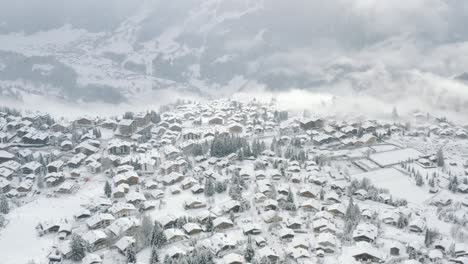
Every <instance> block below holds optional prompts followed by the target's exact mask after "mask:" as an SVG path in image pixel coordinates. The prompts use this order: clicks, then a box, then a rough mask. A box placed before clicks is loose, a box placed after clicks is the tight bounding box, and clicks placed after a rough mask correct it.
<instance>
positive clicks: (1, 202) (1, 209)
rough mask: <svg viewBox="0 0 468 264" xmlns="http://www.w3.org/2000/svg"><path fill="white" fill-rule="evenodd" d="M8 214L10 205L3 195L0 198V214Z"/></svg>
mask: <svg viewBox="0 0 468 264" xmlns="http://www.w3.org/2000/svg"><path fill="white" fill-rule="evenodd" d="M9 212H10V205H9V204H8V200H7V198H6V196H5V195H2V196H0V213H2V214H8V213H9Z"/></svg>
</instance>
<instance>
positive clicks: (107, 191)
mask: <svg viewBox="0 0 468 264" xmlns="http://www.w3.org/2000/svg"><path fill="white" fill-rule="evenodd" d="M104 193H105V194H106V196H107V198H110V197H111V195H112V187H111V185H110V183H109V181H106V184H105V185H104Z"/></svg>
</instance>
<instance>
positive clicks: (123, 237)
mask: <svg viewBox="0 0 468 264" xmlns="http://www.w3.org/2000/svg"><path fill="white" fill-rule="evenodd" d="M169 109H170V110H168V111H165V112H163V113H158V114H157V113H155V112H147V113H127V114H125V115H124V116H123V117H121V118H99V117H96V118H91V117H82V118H78V119H76V120H71V121H64V120H60V121H56V120H53V119H52V118H51V117H50V116H48V115H41V114H34V115H25V116H21V115H13V114H8V113H0V193H2V195H5V196H6V197H8V199H10V200H16V201H19V203H16V204H19V206H21V203H27V202H30V201H32V200H34V199H36V198H37V197H41V196H48V197H50V196H54V197H62V198H63V199H66V197H70V196H74V195H82V194H83V193H86V189H85V188H84V187H83V186H85V184H87V186H88V187H87V188H89V184H91V185H94V186H96V185H99V187H98V189H102V191H101V192H98V193H96V194H94V197H92V199H91V200H89V202H88V203H87V204H83V206H82V207H81V210H80V211H77V212H75V214H74V215H70V217H69V218H67V219H52V220H51V221H49V222H41V223H38V224H37V226H36V230H37V233H38V235H39V236H42V237H56V238H58V239H56V242H55V244H54V247H53V249H51V253H50V255H49V256H48V260H49V263H62V262H63V261H66V260H67V259H68V258H69V257H70V255H71V250H72V249H71V248H70V237H71V235H72V234H78V235H80V236H81V237H82V238H83V239H84V240H85V241H86V242H87V243H88V245H89V252H88V253H87V256H86V258H85V259H84V260H83V263H86V264H92V263H110V262H106V261H109V259H112V260H115V258H121V259H124V258H125V254H126V252H127V249H128V248H129V247H131V246H132V245H136V244H138V243H137V240H138V239H141V238H139V237H138V235H137V234H138V232H140V230H141V229H142V228H143V223H142V222H143V221H142V219H143V216H145V217H149V218H151V220H152V221H157V223H159V224H160V225H161V227H162V228H163V232H164V235H165V237H166V238H167V242H166V244H165V245H163V246H162V247H161V248H160V249H158V252H159V254H160V258H163V256H168V257H169V258H171V259H174V261H177V259H178V258H180V257H181V256H184V255H187V254H189V253H191V252H193V250H194V248H195V247H202V248H204V249H206V250H208V251H209V252H210V253H211V254H213V256H214V258H215V259H216V262H217V263H226V264H236V263H247V260H246V254H245V252H246V248H247V247H248V246H252V247H253V248H254V251H255V253H254V256H253V259H255V260H256V261H258V262H259V263H283V262H284V261H290V263H387V262H388V263H405V264H414V263H468V244H465V243H464V241H463V240H462V238H460V237H458V238H454V237H453V236H452V235H451V234H449V233H447V232H445V233H444V231H443V230H447V229H450V228H451V227H455V226H456V227H457V228H460V229H461V230H464V225H462V224H460V223H456V222H453V221H452V222H447V221H445V222H443V221H442V222H441V220H440V219H439V218H438V216H437V210H436V208H437V207H439V208H449V207H450V206H455V205H456V206H458V205H459V204H462V205H461V207H456V208H457V209H454V210H455V211H457V213H458V214H461V218H462V219H464V216H465V213H466V212H468V209H467V208H468V207H467V208H465V207H466V206H465V205H464V204H466V205H467V206H468V202H467V201H468V199H465V197H464V195H466V193H468V183H466V182H465V180H466V178H467V175H466V174H468V170H467V169H466V168H465V167H464V166H465V165H468V164H466V163H465V162H466V161H463V158H462V157H457V158H459V160H457V159H454V160H457V162H456V164H455V165H453V166H452V167H453V168H451V167H450V166H451V165H447V166H449V167H448V168H445V169H443V170H442V168H439V167H438V166H437V163H438V159H439V158H440V157H437V155H436V154H435V152H431V153H426V152H425V150H424V151H423V150H417V149H416V148H415V147H413V146H411V145H406V146H403V145H402V144H397V143H396V141H397V140H399V139H401V138H404V139H408V138H412V140H413V141H417V140H422V139H420V138H423V137H436V138H437V139H439V138H449V139H450V140H456V141H460V142H461V144H466V141H464V140H465V139H466V135H467V133H466V131H467V130H466V127H463V126H459V125H455V124H452V123H449V122H447V121H444V122H439V121H429V120H427V119H424V120H419V123H418V125H416V126H412V127H411V128H409V127H408V125H407V124H401V123H399V122H396V121H392V122H382V121H376V120H365V121H352V120H338V119H337V118H327V117H320V118H319V117H314V118H310V117H308V118H304V117H294V116H290V117H289V118H284V116H285V115H284V113H283V114H281V112H280V111H277V110H276V109H275V106H274V105H271V104H263V103H259V102H256V101H253V102H249V103H240V102H236V101H230V100H217V101H210V102H207V103H203V104H201V103H188V104H180V105H173V106H171V107H170V108H169ZM237 137H238V138H242V139H245V141H246V142H248V144H253V142H254V141H261V142H263V143H264V144H263V147H262V148H263V149H261V152H260V153H255V155H253V154H252V155H251V156H243V155H242V156H240V155H238V154H239V153H243V151H244V149H242V148H241V147H239V146H238V147H237V149H236V151H235V152H232V153H230V154H229V155H226V156H222V157H219V156H211V155H210V153H212V150H211V149H212V148H213V145H212V144H211V143H212V142H213V141H214V140H217V139H220V138H227V140H228V139H229V138H237ZM252 146H253V145H252ZM243 148H245V146H243ZM287 152H288V153H289V154H286V153H287ZM299 152H303V153H305V155H298V153H299ZM288 155H289V156H288ZM445 160H446V163H447V164H450V161H451V160H452V157H445ZM414 168H416V169H414ZM420 171H421V172H427V173H426V174H427V176H426V174H424V176H425V177H426V178H424V179H423V181H424V182H425V183H426V184H425V186H419V185H416V180H415V178H416V176H415V175H416V174H418V172H420ZM436 172H437V175H436ZM439 172H440V173H439ZM363 173H365V174H366V177H367V176H368V177H369V178H370V182H371V183H369V182H368V181H366V180H363V179H362V178H360V177H361V175H362V174H363ZM373 175H380V176H382V175H383V176H382V177H386V178H385V180H386V181H391V180H392V178H391V177H395V179H397V178H398V179H407V186H401V188H408V191H409V192H410V191H411V190H413V189H414V188H416V189H417V190H421V191H423V192H424V193H427V195H428V197H429V198H428V201H431V202H428V203H419V202H418V201H417V200H415V201H413V200H411V195H408V196H406V197H398V196H397V195H394V194H393V193H392V190H393V189H392V188H391V186H390V187H389V188H388V190H383V189H385V188H384V187H385V186H383V187H382V186H374V185H373V184H374V182H372V177H373ZM435 175H436V176H435ZM447 175H449V176H447ZM454 175H457V176H458V177H459V178H457V181H458V182H457V184H458V185H457V190H458V191H456V192H455V193H453V192H449V191H448V189H449V187H448V185H449V184H450V183H451V182H452V178H453V177H454ZM430 177H436V178H437V180H436V183H435V184H434V186H435V187H434V186H432V188H431V189H432V190H433V189H434V188H437V189H438V190H437V191H435V192H429V191H430V190H429V187H428V185H429V181H430ZM444 177H446V179H445V181H444V180H443V178H444ZM106 184H107V185H108V186H109V187H105V185H106ZM376 185H377V184H376ZM209 189H210V190H209ZM105 190H106V191H105ZM401 198H404V199H406V200H405V202H401V200H404V199H401ZM448 200H449V201H448ZM397 201H398V202H397ZM11 204H13V203H11ZM431 208H432V209H434V210H432V209H431ZM14 210H15V208H14V206H12V211H14ZM439 210H441V209H439ZM447 210H448V209H447ZM350 212H353V213H352V214H350ZM467 219H468V218H467ZM463 224H464V223H463ZM440 226H443V227H444V229H443V230H441V232H439V233H438V232H436V231H435V229H436V228H438V227H440ZM4 228H8V226H6V227H4ZM428 234H430V235H431V239H430V241H428V240H427V236H428ZM433 234H435V235H433ZM0 236H1V233H0ZM139 250H144V248H139ZM146 261H147V260H139V262H141V263H147V262H146ZM251 261H252V260H251Z"/></svg>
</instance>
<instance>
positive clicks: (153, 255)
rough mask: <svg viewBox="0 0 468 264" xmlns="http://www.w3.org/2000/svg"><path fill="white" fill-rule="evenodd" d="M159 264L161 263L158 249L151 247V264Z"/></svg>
mask: <svg viewBox="0 0 468 264" xmlns="http://www.w3.org/2000/svg"><path fill="white" fill-rule="evenodd" d="M157 263H159V256H158V250H157V249H156V247H151V257H150V263H149V264H157Z"/></svg>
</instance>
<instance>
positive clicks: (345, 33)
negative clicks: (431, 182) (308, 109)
mask: <svg viewBox="0 0 468 264" xmlns="http://www.w3.org/2000/svg"><path fill="white" fill-rule="evenodd" d="M0 7H1V8H0V33H3V34H8V33H11V32H21V31H23V32H25V33H26V34H34V32H37V31H47V30H52V29H55V28H59V27H62V26H63V25H64V24H70V25H71V26H72V27H73V28H76V29H85V30H87V31H88V32H108V33H109V32H114V31H116V30H117V29H118V28H119V26H121V25H122V23H124V22H125V21H127V22H128V19H129V18H131V17H134V16H138V14H141V13H145V17H144V19H143V20H142V22H141V23H140V24H139V25H138V28H137V30H135V32H137V33H134V32H131V33H132V34H135V36H134V38H132V39H133V40H135V39H136V42H138V43H139V44H142V43H143V44H144V43H146V42H148V41H151V40H154V39H158V38H159V39H164V40H165V41H166V42H169V43H170V44H173V43H177V45H178V46H177V47H178V48H177V51H171V52H172V53H171V54H169V55H170V56H171V57H170V61H168V60H169V59H168V58H169V55H168V54H163V55H161V56H159V57H157V59H156V61H155V63H154V64H155V66H154V67H156V68H157V73H156V74H160V75H158V77H162V78H166V79H174V80H176V81H181V82H188V81H190V79H193V78H199V79H203V80H207V83H209V82H213V83H218V84H219V85H221V86H223V85H224V86H226V85H227V84H233V83H241V84H242V81H239V80H242V79H244V80H254V81H256V82H259V83H263V84H265V85H266V87H269V88H278V87H280V88H291V87H292V88H294V87H299V88H304V87H306V88H309V86H310V87H312V86H313V87H321V88H323V87H324V86H326V87H327V89H332V88H333V89H336V90H340V89H344V87H348V86H353V87H354V88H356V87H357V89H361V87H362V89H368V88H369V87H371V88H372V89H371V90H370V93H372V92H373V91H374V93H375V94H377V95H378V94H380V93H381V92H380V90H379V89H377V88H376V87H381V86H383V87H385V88H386V89H389V90H397V89H400V90H408V91H412V92H413V93H415V94H418V93H419V92H420V89H423V87H426V86H429V87H430V88H431V89H432V88H433V89H439V91H438V92H440V91H441V90H440V87H443V88H442V91H445V90H449V91H456V95H455V96H462V98H465V97H463V96H465V91H464V90H466V89H463V88H462V89H460V87H459V86H457V85H453V84H452V83H450V81H449V80H451V79H452V78H453V77H454V76H457V75H459V74H461V73H463V72H465V71H468V42H467V40H468V27H467V26H466V23H467V22H468V1H466V0H391V1H383V0H334V1H331V0H330V1H323V0H288V1H284V0H264V1H262V0H224V1H216V0H176V1H167V0H164V1H162V0H160V1H157V0H154V1H150V0H146V1H135V0H99V1H96V0H80V1H78V0H15V1H9V0H0ZM127 35H128V34H127ZM161 36H163V37H161ZM161 43H162V41H161V40H159V42H157V41H154V42H151V45H147V46H155V45H162V44H161ZM132 44H133V45H134V46H133V48H134V49H135V51H134V52H135V53H138V52H140V51H139V50H138V47H141V46H142V45H135V43H132ZM165 45H166V46H167V43H165ZM159 48H161V47H159ZM140 55H141V56H142V57H145V56H146V54H143V53H142V54H140ZM177 56H178V57H177ZM157 60H159V61H157ZM168 62H170V63H168ZM158 67H159V68H158ZM177 75H180V76H177ZM233 80H234V81H233ZM343 80H344V81H343ZM436 93H437V91H436Z"/></svg>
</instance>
